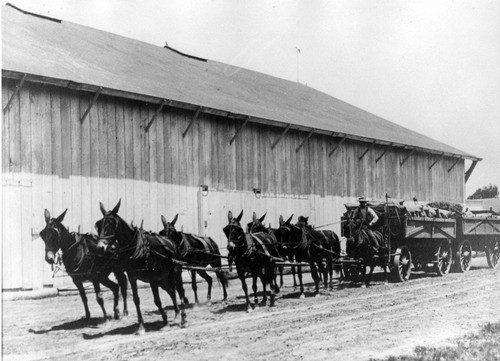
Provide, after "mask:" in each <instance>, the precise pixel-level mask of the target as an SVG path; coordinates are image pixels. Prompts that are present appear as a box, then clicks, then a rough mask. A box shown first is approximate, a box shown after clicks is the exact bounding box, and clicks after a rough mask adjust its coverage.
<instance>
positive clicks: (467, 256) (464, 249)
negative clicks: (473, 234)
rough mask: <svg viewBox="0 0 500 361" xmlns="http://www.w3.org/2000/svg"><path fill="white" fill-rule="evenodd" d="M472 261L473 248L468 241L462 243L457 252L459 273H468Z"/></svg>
mask: <svg viewBox="0 0 500 361" xmlns="http://www.w3.org/2000/svg"><path fill="white" fill-rule="evenodd" d="M471 261H472V247H471V245H470V242H469V241H468V240H464V241H462V242H460V244H459V245H458V250H457V269H458V271H459V272H467V271H469V269H470V264H471Z"/></svg>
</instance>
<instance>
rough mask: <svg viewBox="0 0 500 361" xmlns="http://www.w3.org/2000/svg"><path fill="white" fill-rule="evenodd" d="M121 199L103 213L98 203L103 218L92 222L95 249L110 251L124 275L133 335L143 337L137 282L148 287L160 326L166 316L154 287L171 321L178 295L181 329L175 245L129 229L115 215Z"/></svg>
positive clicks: (183, 315) (183, 319)
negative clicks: (167, 303) (165, 300)
mask: <svg viewBox="0 0 500 361" xmlns="http://www.w3.org/2000/svg"><path fill="white" fill-rule="evenodd" d="M120 203H121V200H120V201H119V202H118V204H117V205H116V206H115V207H114V208H113V209H112V210H111V211H106V209H105V208H104V205H103V204H102V203H99V204H100V209H101V212H102V214H103V218H102V219H101V220H99V221H97V222H96V224H95V226H96V229H97V232H98V239H99V242H98V247H99V248H100V249H102V250H103V251H105V252H111V253H113V254H116V255H117V256H118V262H119V263H120V265H121V266H122V267H123V268H124V269H125V271H126V272H127V275H128V278H129V282H130V286H131V288H132V293H133V296H134V304H135V308H136V310H137V319H138V325H137V331H136V334H139V335H140V334H143V333H144V332H145V329H144V319H143V317H142V312H141V307H140V298H139V295H138V292H137V280H141V281H143V282H147V283H149V284H150V286H151V291H152V292H153V298H154V302H155V305H156V307H158V310H159V311H160V314H161V316H162V319H163V326H166V325H168V319H167V313H166V312H165V310H164V309H163V307H162V303H161V299H160V296H159V293H158V288H159V287H161V288H163V289H164V290H165V291H166V292H167V293H168V295H169V296H170V298H171V299H172V303H173V305H174V310H175V318H177V316H178V314H179V306H178V304H177V298H176V295H175V291H176V290H177V292H178V293H179V295H181V297H180V298H181V302H180V313H181V324H180V326H181V327H185V326H186V323H187V318H186V312H185V310H184V289H183V287H182V274H181V272H182V268H181V265H180V264H178V263H176V262H175V257H176V256H177V246H176V244H175V243H174V242H173V241H172V240H170V239H168V238H166V237H162V236H160V235H158V234H156V233H152V232H145V231H144V230H143V229H142V227H141V228H133V227H132V226H130V225H129V224H128V223H127V222H125V221H124V220H123V219H122V218H121V217H120V216H119V215H118V210H119V209H120Z"/></svg>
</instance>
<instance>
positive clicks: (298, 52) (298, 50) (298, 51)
mask: <svg viewBox="0 0 500 361" xmlns="http://www.w3.org/2000/svg"><path fill="white" fill-rule="evenodd" d="M295 49H297V83H298V82H299V54H300V49H299V48H298V47H295Z"/></svg>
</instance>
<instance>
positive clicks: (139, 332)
mask: <svg viewBox="0 0 500 361" xmlns="http://www.w3.org/2000/svg"><path fill="white" fill-rule="evenodd" d="M145 333H146V329H145V328H144V326H141V327H139V328H138V329H137V331H135V334H136V336H142V335H144V334H145Z"/></svg>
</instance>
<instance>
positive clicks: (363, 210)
mask: <svg viewBox="0 0 500 361" xmlns="http://www.w3.org/2000/svg"><path fill="white" fill-rule="evenodd" d="M358 201H359V207H358V208H357V209H356V211H355V213H354V218H355V219H358V220H360V221H361V227H363V228H365V231H366V232H367V233H368V234H369V235H370V237H369V239H370V242H371V246H372V248H373V253H374V255H378V252H379V247H380V245H379V244H378V241H377V237H374V236H373V234H372V231H371V230H372V228H373V226H374V225H375V224H376V223H377V222H378V219H379V218H378V216H377V213H375V211H374V210H373V209H371V208H370V207H368V205H367V200H366V198H365V197H360V198H358Z"/></svg>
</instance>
